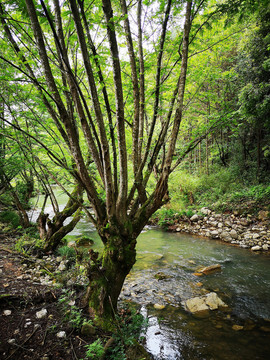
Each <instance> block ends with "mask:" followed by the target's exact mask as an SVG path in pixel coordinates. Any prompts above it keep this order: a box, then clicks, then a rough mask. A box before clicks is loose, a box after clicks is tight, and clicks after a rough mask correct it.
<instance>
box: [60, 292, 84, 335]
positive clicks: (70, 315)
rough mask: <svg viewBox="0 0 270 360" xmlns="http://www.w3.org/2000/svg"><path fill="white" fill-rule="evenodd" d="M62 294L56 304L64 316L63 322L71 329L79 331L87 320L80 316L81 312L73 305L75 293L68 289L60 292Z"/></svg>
mask: <svg viewBox="0 0 270 360" xmlns="http://www.w3.org/2000/svg"><path fill="white" fill-rule="evenodd" d="M62 293H63V294H62V296H61V297H60V298H59V300H58V302H59V305H60V308H61V311H62V313H63V315H64V320H65V321H67V322H68V323H69V324H70V325H71V326H72V327H73V328H75V329H80V328H81V326H82V325H83V323H84V322H86V321H87V320H86V319H85V318H84V316H83V315H82V310H81V309H79V308H78V307H77V306H76V305H75V300H73V298H74V295H75V293H74V291H70V290H68V289H64V290H62Z"/></svg>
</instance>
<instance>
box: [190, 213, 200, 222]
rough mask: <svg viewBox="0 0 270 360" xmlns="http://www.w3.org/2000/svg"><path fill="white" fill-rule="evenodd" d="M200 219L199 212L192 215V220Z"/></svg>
mask: <svg viewBox="0 0 270 360" xmlns="http://www.w3.org/2000/svg"><path fill="white" fill-rule="evenodd" d="M198 220H199V216H198V215H197V214H194V215H193V216H191V218H190V221H194V222H195V221H198Z"/></svg>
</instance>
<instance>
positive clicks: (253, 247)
mask: <svg viewBox="0 0 270 360" xmlns="http://www.w3.org/2000/svg"><path fill="white" fill-rule="evenodd" d="M251 250H252V251H260V250H262V248H261V246H259V245H255V246H252V248H251Z"/></svg>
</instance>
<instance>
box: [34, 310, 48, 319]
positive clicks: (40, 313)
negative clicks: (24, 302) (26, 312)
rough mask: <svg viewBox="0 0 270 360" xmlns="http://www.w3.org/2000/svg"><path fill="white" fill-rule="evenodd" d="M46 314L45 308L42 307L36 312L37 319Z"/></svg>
mask: <svg viewBox="0 0 270 360" xmlns="http://www.w3.org/2000/svg"><path fill="white" fill-rule="evenodd" d="M46 315H47V309H42V310H40V311H37V312H36V318H37V319H43V318H44V317H45V316H46Z"/></svg>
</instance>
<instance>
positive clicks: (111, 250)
mask: <svg viewBox="0 0 270 360" xmlns="http://www.w3.org/2000/svg"><path fill="white" fill-rule="evenodd" d="M99 235H100V237H101V239H102V241H103V243H104V249H103V252H102V254H101V256H99V254H98V253H97V252H94V251H93V250H90V251H89V255H90V263H89V267H88V278H89V285H88V288H87V292H86V295H85V298H84V304H83V305H84V306H85V307H88V309H89V314H90V317H91V318H93V319H94V321H95V322H96V323H97V324H98V325H99V326H101V327H103V328H105V329H110V328H111V327H113V324H114V321H113V320H114V316H115V314H116V312H117V300H118V297H119V295H120V292H121V289H122V286H123V283H124V281H125V278H126V276H127V275H128V274H129V272H130V270H131V269H132V267H133V265H134V264H135V261H136V248H135V247H136V237H134V234H133V235H132V234H131V233H130V232H129V231H125V232H124V231H122V234H121V230H120V231H119V229H117V227H116V226H115V225H114V226H111V227H107V228H105V229H102V230H101V231H99Z"/></svg>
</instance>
